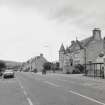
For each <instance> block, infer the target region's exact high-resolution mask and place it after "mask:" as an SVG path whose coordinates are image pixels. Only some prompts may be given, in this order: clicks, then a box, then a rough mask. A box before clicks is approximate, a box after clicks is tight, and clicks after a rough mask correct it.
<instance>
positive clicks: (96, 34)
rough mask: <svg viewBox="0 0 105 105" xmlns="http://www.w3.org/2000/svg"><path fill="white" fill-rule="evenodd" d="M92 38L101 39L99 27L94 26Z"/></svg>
mask: <svg viewBox="0 0 105 105" xmlns="http://www.w3.org/2000/svg"><path fill="white" fill-rule="evenodd" d="M93 38H94V39H95V40H100V39H101V30H100V29H99V28H94V30H93Z"/></svg>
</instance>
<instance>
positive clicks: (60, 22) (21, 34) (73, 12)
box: [0, 0, 105, 61]
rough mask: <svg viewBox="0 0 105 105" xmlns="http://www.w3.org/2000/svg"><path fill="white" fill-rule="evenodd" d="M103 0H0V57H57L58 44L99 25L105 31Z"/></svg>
mask: <svg viewBox="0 0 105 105" xmlns="http://www.w3.org/2000/svg"><path fill="white" fill-rule="evenodd" d="M104 4H105V1H104V0H0V59H4V60H13V61H14V60H15V61H26V60H28V59H29V58H31V57H34V56H37V55H40V53H43V54H44V56H45V57H46V58H47V59H48V60H50V61H52V60H54V61H55V60H58V57H59V55H58V51H59V47H60V45H61V44H62V42H63V43H64V45H65V47H66V46H67V45H70V43H71V41H72V40H75V39H76V37H77V38H78V39H79V40H81V39H83V38H86V37H89V36H91V35H92V32H91V31H92V29H93V28H95V27H99V28H101V30H102V36H104V35H105V34H104V33H105V6H104Z"/></svg>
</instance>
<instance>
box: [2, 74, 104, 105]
mask: <svg viewBox="0 0 105 105" xmlns="http://www.w3.org/2000/svg"><path fill="white" fill-rule="evenodd" d="M15 76H16V78H14V79H6V80H3V79H0V105H105V80H97V79H96V80H94V79H92V78H90V79H88V78H87V77H83V76H80V75H65V74H53V73H49V74H47V75H42V74H40V73H37V74H35V73H31V72H17V73H16V75H15Z"/></svg>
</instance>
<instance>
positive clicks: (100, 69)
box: [85, 63, 104, 78]
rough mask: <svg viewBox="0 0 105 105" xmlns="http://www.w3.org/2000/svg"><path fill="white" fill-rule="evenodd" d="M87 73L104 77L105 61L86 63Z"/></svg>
mask: <svg viewBox="0 0 105 105" xmlns="http://www.w3.org/2000/svg"><path fill="white" fill-rule="evenodd" d="M85 75H87V76H92V77H100V78H104V63H89V64H86V72H85Z"/></svg>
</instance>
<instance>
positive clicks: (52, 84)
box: [45, 81, 60, 87]
mask: <svg viewBox="0 0 105 105" xmlns="http://www.w3.org/2000/svg"><path fill="white" fill-rule="evenodd" d="M45 83H47V84H49V85H51V86H55V87H60V86H59V85H56V84H54V83H52V82H49V81H45Z"/></svg>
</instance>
